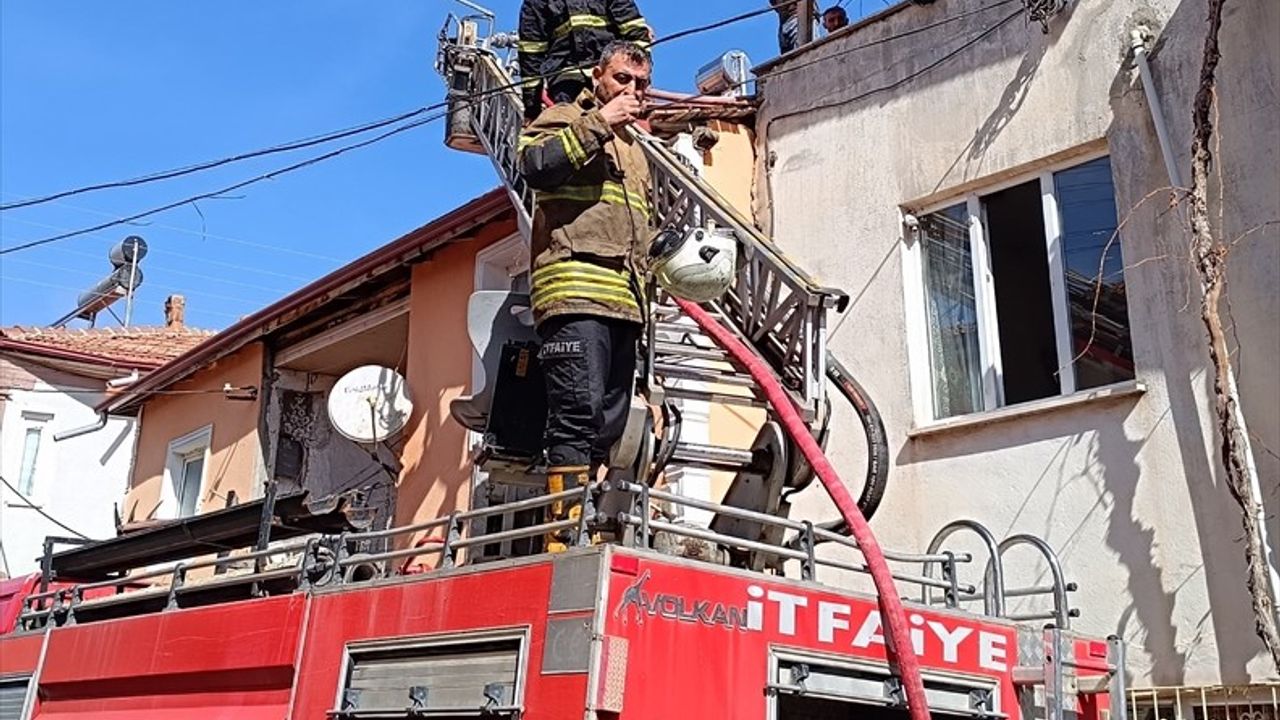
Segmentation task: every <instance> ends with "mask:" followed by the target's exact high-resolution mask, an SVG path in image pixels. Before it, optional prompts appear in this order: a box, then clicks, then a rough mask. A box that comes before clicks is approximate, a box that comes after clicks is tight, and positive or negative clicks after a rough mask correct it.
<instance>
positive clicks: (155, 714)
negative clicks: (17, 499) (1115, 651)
mask: <svg viewBox="0 0 1280 720" xmlns="http://www.w3.org/2000/svg"><path fill="white" fill-rule="evenodd" d="M908 617H909V620H910V623H911V627H912V641H913V644H914V645H915V647H914V648H913V649H914V650H915V652H916V653H917V655H918V656H919V658H920V660H921V665H922V667H923V669H924V675H925V678H926V683H927V689H928V693H929V698H930V705H931V710H932V711H933V712H934V713H935V715H938V716H940V717H947V716H958V717H1007V718H1015V719H1016V718H1021V717H1024V715H1025V714H1026V711H1027V708H1024V707H1023V706H1020V703H1027V702H1033V703H1034V704H1040V703H1041V702H1043V700H1040V701H1036V700H1034V699H1033V698H1034V697H1036V696H1035V695H1033V694H1032V688H1033V686H1034V684H1035V683H1036V682H1038V681H1039V680H1038V679H1037V678H1040V679H1043V677H1044V675H1043V669H1044V668H1045V667H1048V664H1047V663H1046V662H1045V657H1044V654H1043V644H1042V643H1041V642H1040V641H1041V640H1042V639H1043V638H1044V637H1047V636H1045V635H1042V634H1037V633H1034V632H1033V633H1028V632H1026V631H1025V630H1023V631H1022V632H1021V637H1020V631H1019V628H1018V627H1017V626H1015V625H1014V624H1013V623H1011V622H1008V621H1004V620H998V619H994V618H990V617H985V616H979V615H973V614H966V613H962V612H956V611H948V610H941V609H938V608H937V607H933V606H924V605H913V604H908ZM1112 647H1114V643H1113V644H1112ZM1108 650H1109V645H1108V643H1107V642H1098V641H1092V642H1091V641H1087V640H1070V642H1069V643H1068V644H1067V647H1066V652H1067V653H1069V654H1070V655H1071V656H1073V658H1074V661H1073V663H1070V666H1071V667H1073V668H1077V669H1076V670H1074V671H1072V672H1070V673H1069V674H1077V673H1078V674H1079V675H1080V677H1079V678H1076V679H1072V680H1071V683H1072V685H1079V686H1080V687H1083V685H1084V684H1087V682H1088V677H1087V676H1089V675H1091V674H1094V675H1099V676H1100V677H1101V676H1103V675H1105V674H1106V673H1107V668H1108V664H1107V663H1108V660H1107V655H1108ZM885 657H886V652H885V633H884V629H883V628H882V625H881V622H880V616H879V611H878V608H877V605H876V602H875V600H874V598H873V597H869V596H864V595H858V594H855V593H850V592H847V591H841V590H837V589H834V588H831V587H827V586H823V585H820V584H818V583H814V582H801V581H796V580H790V579H786V578H781V577H777V576H770V575H762V574H759V573H752V572H748V571H744V570H737V569H731V568H725V567H720V566H715V565H710V564H706V563H700V562H696V561H691V560H684V559H677V558H672V557H668V556H665V555H661V554H658V553H654V552H651V551H643V550H641V551H637V550H630V549H625V548H620V547H613V546H604V547H598V548H586V549H581V550H575V551H572V552H569V553H565V554H561V555H541V556H533V557H528V558H521V559H517V560H507V561H500V562H495V563H487V564H477V565H472V566H467V567H462V568H456V569H448V570H439V571H433V572H430V573H425V574H420V575H414V576H400V577H396V578H393V579H386V580H375V581H371V582H367V583H358V584H357V583H347V584H344V585H338V586H336V587H332V588H313V589H310V590H304V591H299V592H294V593H292V594H287V595H280V596H274V597H266V598H261V599H255V600H245V601H238V602H231V603H225V604H215V605H209V606H205V607H196V608H189V609H178V610H170V611H164V612H155V613H151V614H144V615H138V616H133V617H122V618H117V619H111V620H103V621H98V622H88V623H83V624H79V623H68V624H65V625H63V626H60V627H54V626H52V625H50V626H49V627H48V628H46V629H44V630H40V631H32V632H25V633H23V632H19V633H15V634H11V635H7V636H4V637H2V638H0V681H3V680H9V681H11V682H12V681H17V680H21V679H24V678H25V679H27V681H28V683H29V686H30V688H31V690H30V691H29V692H28V700H27V706H26V711H25V714H20V715H18V717H20V718H23V719H24V720H25V718H34V719H37V720H69V719H72V718H75V719H83V718H95V719H102V720H117V719H118V720H125V719H126V718H127V719H128V720H150V719H153V718H154V719H157V720H158V719H160V718H166V719H168V718H180V719H181V720H214V719H217V720H232V719H234V720H283V719H285V718H290V719H298V720H302V719H308V720H310V719H321V718H326V717H331V718H352V719H358V718H397V717H405V718H409V717H439V718H453V717H511V718H515V717H519V718H522V719H524V720H562V719H568V718H584V717H585V718H601V719H603V720H611V719H613V718H617V719H618V720H642V719H643V720H650V719H653V718H700V719H704V720H797V719H799V718H805V719H806V720H807V719H810V718H814V719H823V718H828V717H830V718H834V717H841V718H844V717H849V716H850V713H852V712H853V711H855V710H856V711H858V713H859V717H863V716H865V717H877V718H878V717H880V716H881V714H884V716H885V717H897V716H904V715H905V711H904V710H901V709H899V708H895V707H894V704H895V702H896V698H897V692H898V691H897V689H896V683H895V680H894V675H893V672H892V670H891V668H890V666H889V665H888V664H887V663H886V661H885ZM1097 684H1098V685H1099V686H1100V687H1102V688H1105V683H1097ZM1077 689H1079V688H1077V687H1072V688H1070V690H1071V692H1070V693H1069V694H1064V695H1062V697H1065V698H1069V699H1070V704H1069V705H1068V706H1067V707H1066V708H1065V710H1066V712H1067V713H1073V712H1076V713H1079V717H1080V718H1081V719H1082V720H1088V718H1090V717H1096V715H1097V710H1098V706H1097V703H1094V702H1083V703H1080V704H1077V702H1076V700H1075V698H1076V697H1077V696H1076V694H1075V690H1077ZM1080 691H1081V692H1087V691H1085V690H1082V689H1081V690H1080ZM1082 697H1083V696H1082ZM1050 716H1051V715H1050ZM1027 717H1028V720H1030V716H1029V715H1028V716H1027ZM6 720H8V719H7V718H6Z"/></svg>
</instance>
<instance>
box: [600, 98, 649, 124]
mask: <svg viewBox="0 0 1280 720" xmlns="http://www.w3.org/2000/svg"><path fill="white" fill-rule="evenodd" d="M640 110H641V107H640V101H639V100H637V99H636V96H635V95H625V94H624V95H619V96H617V97H615V98H614V99H612V100H610V101H609V102H607V103H605V105H604V107H602V108H600V114H601V115H602V116H604V121H605V122H606V123H609V127H611V128H613V129H615V130H617V129H618V128H622V127H626V126H627V125H630V124H631V123H633V122H635V121H636V119H637V118H638V117H640Z"/></svg>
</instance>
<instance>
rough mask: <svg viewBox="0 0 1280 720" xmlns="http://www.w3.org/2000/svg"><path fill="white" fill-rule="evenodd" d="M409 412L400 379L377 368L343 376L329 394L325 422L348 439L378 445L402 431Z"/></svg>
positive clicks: (407, 396) (359, 370)
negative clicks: (327, 417)
mask: <svg viewBox="0 0 1280 720" xmlns="http://www.w3.org/2000/svg"><path fill="white" fill-rule="evenodd" d="M412 412H413V402H412V401H411V400H410V399H409V395H408V394H407V393H406V392H405V380H404V376H402V375H401V374H400V373H398V372H396V371H395V370H392V369H391V368H387V367H382V366H381V365H363V366H361V367H358V368H356V369H355V370H352V371H351V372H349V373H347V374H346V375H343V376H342V377H341V378H339V379H338V383H337V384H336V385H334V386H333V389H332V390H330V391H329V422H330V423H331V424H332V425H333V429H335V430H337V431H338V433H339V434H341V435H342V436H343V437H345V438H347V439H348V440H354V441H355V442H358V443H378V442H382V441H383V440H387V439H390V438H392V437H394V436H395V435H397V434H399V433H400V431H401V430H404V426H405V425H406V424H408V422H409V415H410V414H411V413H412Z"/></svg>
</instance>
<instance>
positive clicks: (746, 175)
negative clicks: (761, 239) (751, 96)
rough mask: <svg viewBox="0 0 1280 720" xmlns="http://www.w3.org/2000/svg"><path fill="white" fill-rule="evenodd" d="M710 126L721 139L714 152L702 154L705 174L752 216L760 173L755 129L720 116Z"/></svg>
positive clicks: (743, 213)
mask: <svg viewBox="0 0 1280 720" xmlns="http://www.w3.org/2000/svg"><path fill="white" fill-rule="evenodd" d="M707 126H708V127H709V128H711V129H712V130H714V131H715V132H716V134H717V135H718V136H719V138H720V139H719V141H718V142H716V144H715V147H713V148H711V150H710V152H705V153H703V154H702V176H703V177H704V178H705V179H706V181H707V182H708V183H710V185H711V187H713V188H715V190H716V192H718V193H720V194H721V195H722V196H724V199H725V200H728V201H729V202H730V203H731V204H732V205H733V207H734V208H735V209H736V210H737V211H738V212H740V213H742V215H743V217H745V218H748V219H750V218H751V197H752V192H753V190H754V180H755V174H756V168H755V163H756V149H755V139H754V138H753V135H752V132H751V130H750V128H747V127H744V126H742V125H737V124H735V123H727V122H720V121H719V120H712V121H711V122H709V123H707Z"/></svg>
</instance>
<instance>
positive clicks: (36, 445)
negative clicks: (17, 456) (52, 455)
mask: <svg viewBox="0 0 1280 720" xmlns="http://www.w3.org/2000/svg"><path fill="white" fill-rule="evenodd" d="M40 435H41V432H40V428H38V427H29V428H27V433H26V435H25V436H24V438H23V441H22V466H21V469H20V470H19V471H18V492H20V493H22V494H23V495H26V496H27V497H30V496H31V493H32V492H34V491H35V489H36V461H37V460H38V459H39V457H40Z"/></svg>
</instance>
